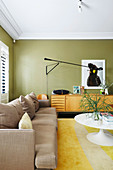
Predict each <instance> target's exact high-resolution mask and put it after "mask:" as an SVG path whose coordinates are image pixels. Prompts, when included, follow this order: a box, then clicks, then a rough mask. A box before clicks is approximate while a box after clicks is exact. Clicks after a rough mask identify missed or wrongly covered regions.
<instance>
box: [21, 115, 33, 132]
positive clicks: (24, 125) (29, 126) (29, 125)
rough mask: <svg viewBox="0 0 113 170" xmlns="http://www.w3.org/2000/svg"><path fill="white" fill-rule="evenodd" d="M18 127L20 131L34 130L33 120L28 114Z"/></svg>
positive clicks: (23, 117)
mask: <svg viewBox="0 0 113 170" xmlns="http://www.w3.org/2000/svg"><path fill="white" fill-rule="evenodd" d="M18 127H19V129H33V128H32V122H31V119H30V117H29V115H28V114H27V113H25V114H24V115H23V116H22V118H21V120H20V122H19V125H18Z"/></svg>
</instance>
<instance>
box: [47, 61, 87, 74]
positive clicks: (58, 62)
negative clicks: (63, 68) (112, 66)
mask: <svg viewBox="0 0 113 170" xmlns="http://www.w3.org/2000/svg"><path fill="white" fill-rule="evenodd" d="M44 60H48V61H54V62H57V64H56V63H55V64H51V65H55V66H54V67H52V68H51V69H50V70H49V71H48V66H51V65H47V66H46V75H48V74H49V73H50V72H51V71H52V70H54V69H55V67H57V66H58V65H59V64H60V63H64V64H71V65H76V66H80V67H88V66H85V65H81V64H75V63H69V62H66V61H60V60H54V59H50V58H44Z"/></svg>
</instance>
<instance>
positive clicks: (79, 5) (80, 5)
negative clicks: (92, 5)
mask: <svg viewBox="0 0 113 170" xmlns="http://www.w3.org/2000/svg"><path fill="white" fill-rule="evenodd" d="M78 11H79V12H82V0H78Z"/></svg>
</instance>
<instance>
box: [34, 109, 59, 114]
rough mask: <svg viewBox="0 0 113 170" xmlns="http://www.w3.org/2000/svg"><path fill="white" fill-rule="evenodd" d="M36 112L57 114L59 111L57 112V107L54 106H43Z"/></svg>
mask: <svg viewBox="0 0 113 170" xmlns="http://www.w3.org/2000/svg"><path fill="white" fill-rule="evenodd" d="M35 114H50V115H57V112H56V108H54V107H42V108H40V109H39V110H38V112H36V113H35Z"/></svg>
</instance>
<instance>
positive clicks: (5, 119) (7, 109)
mask: <svg viewBox="0 0 113 170" xmlns="http://www.w3.org/2000/svg"><path fill="white" fill-rule="evenodd" d="M19 120H20V117H19V115H18V112H17V110H16V108H15V107H14V106H12V105H8V104H3V103H0V128H2V129H8V128H10V129H12V128H17V127H18V122H19Z"/></svg>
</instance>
